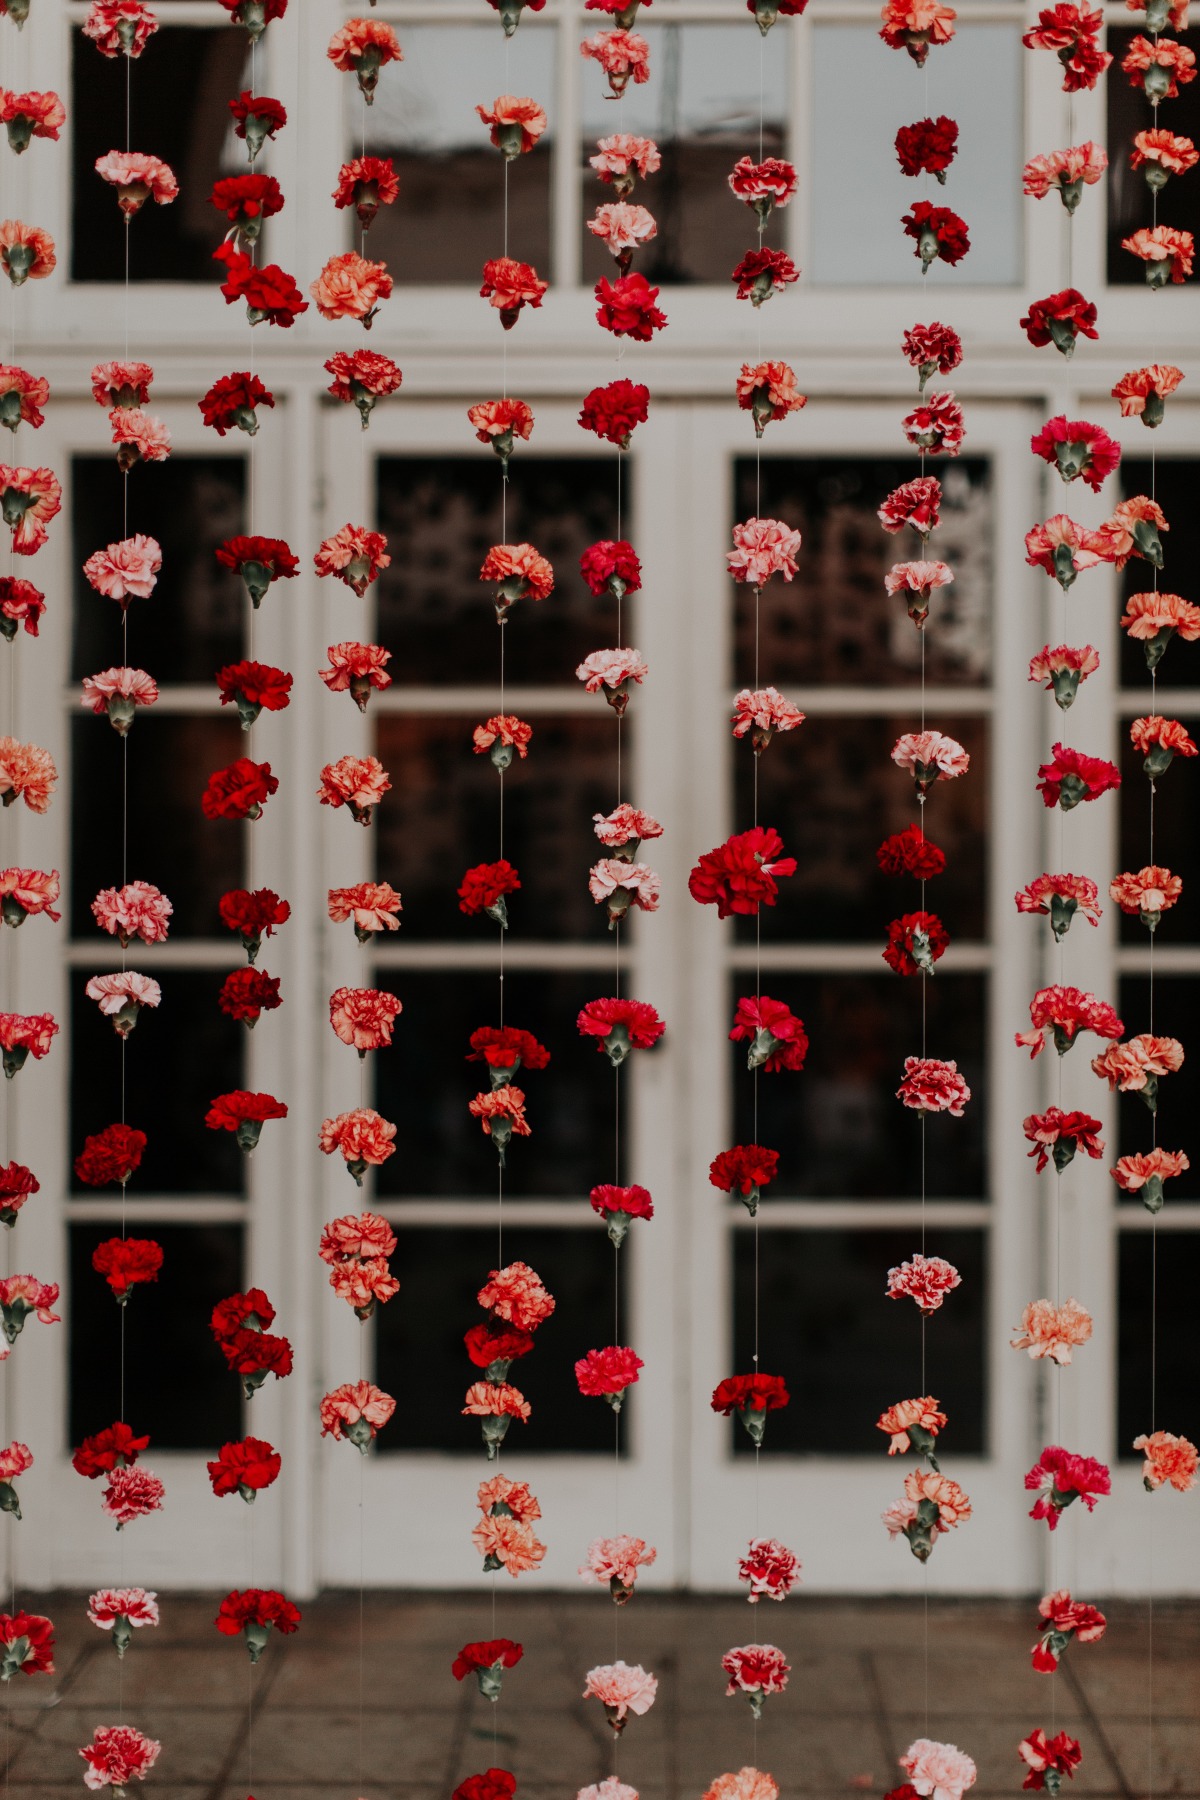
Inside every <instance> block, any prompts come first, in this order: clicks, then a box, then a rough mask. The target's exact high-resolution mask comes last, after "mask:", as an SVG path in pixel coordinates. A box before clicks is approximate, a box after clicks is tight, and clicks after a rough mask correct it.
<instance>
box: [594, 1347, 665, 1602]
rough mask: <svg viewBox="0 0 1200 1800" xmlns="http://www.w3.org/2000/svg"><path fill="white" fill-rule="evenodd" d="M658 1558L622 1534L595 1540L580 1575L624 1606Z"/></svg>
mask: <svg viewBox="0 0 1200 1800" xmlns="http://www.w3.org/2000/svg"><path fill="white" fill-rule="evenodd" d="M592 1354H593V1355H594V1354H595V1352H592ZM635 1379H636V1377H635ZM657 1555H658V1551H657V1550H656V1549H655V1548H654V1546H653V1545H648V1544H647V1543H646V1540H645V1539H644V1538H635V1537H629V1536H628V1535H626V1534H625V1533H622V1535H621V1536H620V1537H611V1538H594V1539H593V1540H592V1542H591V1543H590V1544H589V1545H588V1550H587V1561H586V1563H584V1565H583V1567H582V1568H581V1569H580V1571H579V1573H580V1575H581V1576H582V1577H583V1579H584V1581H601V1582H603V1581H606V1582H607V1583H608V1590H609V1593H610V1594H611V1595H612V1597H613V1600H614V1601H615V1603H616V1604H617V1605H618V1606H624V1604H625V1602H626V1601H627V1600H628V1599H629V1597H630V1595H631V1594H632V1593H633V1589H634V1583H635V1582H636V1580H637V1572H638V1570H639V1569H641V1568H647V1567H648V1566H649V1565H650V1564H651V1563H652V1562H653V1561H654V1560H655V1558H656V1557H657Z"/></svg>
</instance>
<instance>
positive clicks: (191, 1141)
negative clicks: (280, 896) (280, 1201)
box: [70, 950, 286, 1202]
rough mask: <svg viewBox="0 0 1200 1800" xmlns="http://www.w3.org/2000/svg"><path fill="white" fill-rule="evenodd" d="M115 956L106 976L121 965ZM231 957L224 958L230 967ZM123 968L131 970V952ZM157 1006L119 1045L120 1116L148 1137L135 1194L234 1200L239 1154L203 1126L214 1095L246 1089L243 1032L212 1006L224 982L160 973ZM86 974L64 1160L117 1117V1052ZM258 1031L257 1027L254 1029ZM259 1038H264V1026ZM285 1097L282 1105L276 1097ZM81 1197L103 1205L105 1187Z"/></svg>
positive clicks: (240, 1173)
mask: <svg viewBox="0 0 1200 1800" xmlns="http://www.w3.org/2000/svg"><path fill="white" fill-rule="evenodd" d="M119 956H120V951H119V950H118V951H117V952H116V957H115V958H114V962H113V967H114V968H117V967H119V966H120V964H119V961H117V960H116V958H119ZM233 962H234V958H233V956H232V955H231V956H230V964H231V966H232V964H233ZM129 963H130V966H131V967H133V968H136V967H137V962H136V958H135V957H134V954H133V951H132V950H131V951H130V953H129ZM158 979H159V986H160V987H161V988H162V1002H161V1004H160V1005H159V1006H157V1007H155V1008H154V1009H153V1011H147V1012H146V1013H145V1014H144V1015H143V1016H142V1018H141V1019H140V1020H139V1021H138V1024H137V1027H136V1029H135V1030H134V1031H133V1032H131V1034H130V1036H129V1039H128V1041H127V1043H126V1048H125V1058H124V1070H123V1073H124V1081H125V1117H126V1120H127V1122H128V1123H129V1124H130V1125H133V1126H135V1127H136V1128H137V1129H138V1130H139V1131H144V1132H145V1133H146V1138H147V1145H146V1151H145V1154H144V1156H143V1157H142V1162H141V1167H140V1168H139V1169H138V1171H137V1174H136V1175H135V1176H134V1177H133V1181H132V1185H131V1189H130V1191H131V1193H134V1194H234V1195H237V1194H240V1193H241V1192H242V1184H243V1182H244V1180H245V1162H244V1159H243V1152H242V1151H240V1150H239V1149H238V1147H237V1144H236V1142H235V1139H234V1134H233V1133H232V1132H231V1131H210V1130H209V1129H208V1127H207V1126H206V1125H205V1123H204V1115H205V1113H206V1112H207V1111H208V1106H209V1102H210V1101H211V1100H212V1098H213V1096H214V1094H224V1093H229V1092H230V1091H231V1090H232V1089H234V1088H239V1087H244V1086H245V1085H246V1071H245V1052H246V1042H245V1033H246V1027H245V1026H244V1025H241V1024H239V1023H238V1022H237V1021H236V1020H235V1019H230V1018H227V1017H226V1015H225V1014H224V1013H223V1012H222V1011H221V1009H220V1007H219V1006H218V1004H217V995H218V994H219V993H220V990H221V982H222V981H223V979H224V973H223V972H222V971H219V970H207V969H206V970H203V971H200V970H184V969H164V970H163V971H162V973H161V976H160V977H159V978H158ZM86 985H87V973H86V971H85V970H83V969H76V970H74V971H73V972H72V976H71V1143H70V1153H71V1155H70V1160H71V1162H72V1163H73V1162H74V1158H75V1157H76V1156H78V1154H79V1152H80V1151H81V1150H82V1149H83V1140H84V1138H85V1137H89V1136H91V1135H92V1134H93V1133H95V1132H98V1131H103V1130H104V1127H105V1126H106V1125H111V1124H112V1123H113V1122H114V1121H115V1120H117V1119H119V1118H120V1117H121V1081H122V1058H121V1047H120V1043H119V1041H118V1039H117V1036H116V1034H115V1032H114V1031H113V1028H112V1025H111V1023H110V1021H109V1020H108V1019H106V1018H105V1017H104V1016H103V1014H102V1013H101V1011H100V1008H99V1007H98V1006H97V1005H96V1002H95V1001H94V1000H89V999H87V998H86V997H85V995H84V988H85V987H86ZM258 1029H259V1030H260V1031H261V1030H263V1029H264V1026H262V1025H260V1026H259V1027H258ZM265 1029H270V1027H269V1026H267V1027H265ZM284 1097H285V1098H286V1096H284ZM72 1182H73V1185H74V1187H75V1189H76V1191H77V1193H78V1194H79V1195H80V1196H82V1197H85V1198H86V1197H88V1196H91V1197H92V1198H95V1199H102V1200H107V1201H110V1202H111V1200H112V1197H113V1194H114V1192H115V1191H116V1190H115V1189H113V1188H89V1187H84V1186H83V1185H82V1184H81V1183H80V1182H79V1181H78V1180H76V1179H75V1177H74V1175H73V1174H72Z"/></svg>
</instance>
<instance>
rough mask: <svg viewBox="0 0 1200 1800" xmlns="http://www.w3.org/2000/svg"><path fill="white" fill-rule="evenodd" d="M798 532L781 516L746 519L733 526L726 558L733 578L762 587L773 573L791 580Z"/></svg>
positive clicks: (796, 552)
mask: <svg viewBox="0 0 1200 1800" xmlns="http://www.w3.org/2000/svg"><path fill="white" fill-rule="evenodd" d="M799 549H800V533H799V532H798V531H793V530H792V529H791V527H790V526H788V525H785V524H784V522H783V520H782V519H747V520H746V521H745V522H744V523H743V524H740V525H735V526H734V528H733V549H732V550H731V551H729V553H728V555H727V556H726V558H725V561H726V563H727V564H728V567H729V573H730V574H731V575H732V576H733V579H734V580H735V581H743V582H747V583H748V584H749V585H750V586H751V587H762V586H763V584H764V583H765V582H767V581H769V580H770V578H771V576H772V575H782V576H783V579H784V580H785V581H790V580H791V579H792V576H793V575H794V574H795V573H796V556H797V554H798V552H799Z"/></svg>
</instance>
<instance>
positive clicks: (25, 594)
mask: <svg viewBox="0 0 1200 1800" xmlns="http://www.w3.org/2000/svg"><path fill="white" fill-rule="evenodd" d="M45 610H46V596H45V594H43V593H42V591H41V589H40V588H35V587H34V585H33V583H32V581H24V580H22V578H21V577H20V576H19V575H0V632H3V634H4V636H5V637H6V638H7V639H8V641H9V643H10V644H11V642H12V640H13V639H14V638H15V637H16V635H17V631H18V630H19V628H20V627H21V626H22V625H23V626H24V627H25V630H26V632H27V633H28V634H29V636H30V637H37V635H38V620H39V619H40V618H41V616H42V614H43V613H44V612H45Z"/></svg>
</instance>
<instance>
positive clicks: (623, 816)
mask: <svg viewBox="0 0 1200 1800" xmlns="http://www.w3.org/2000/svg"><path fill="white" fill-rule="evenodd" d="M592 823H593V829H594V831H595V833H596V836H597V837H598V838H599V839H600V842H601V843H602V844H603V845H604V847H605V849H606V850H619V849H620V848H621V846H622V845H623V844H637V843H641V842H642V841H643V840H644V839H646V838H660V837H661V836H662V834H663V828H662V826H661V825H660V824H659V822H658V820H657V819H652V818H651V817H650V814H649V813H646V812H642V811H641V809H640V808H639V807H636V806H630V804H629V802H628V801H627V800H623V801H622V802H621V804H620V806H618V807H615V808H614V810H613V811H612V812H610V813H593V814H592Z"/></svg>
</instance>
